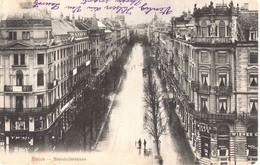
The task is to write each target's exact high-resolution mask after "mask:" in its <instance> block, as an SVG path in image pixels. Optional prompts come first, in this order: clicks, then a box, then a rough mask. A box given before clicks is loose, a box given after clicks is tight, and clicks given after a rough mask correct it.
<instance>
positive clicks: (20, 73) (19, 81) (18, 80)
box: [16, 70, 23, 86]
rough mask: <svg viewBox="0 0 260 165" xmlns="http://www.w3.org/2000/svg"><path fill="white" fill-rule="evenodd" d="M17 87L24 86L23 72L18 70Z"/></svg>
mask: <svg viewBox="0 0 260 165" xmlns="http://www.w3.org/2000/svg"><path fill="white" fill-rule="evenodd" d="M16 85H17V86H22V85H23V72H22V71H21V70H18V71H17V72H16Z"/></svg>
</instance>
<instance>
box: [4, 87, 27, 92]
mask: <svg viewBox="0 0 260 165" xmlns="http://www.w3.org/2000/svg"><path fill="white" fill-rule="evenodd" d="M4 92H14V93H16V92H18V93H20V92H21V93H26V92H32V85H23V86H13V85H5V86H4Z"/></svg>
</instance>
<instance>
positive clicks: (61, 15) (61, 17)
mask: <svg viewBox="0 0 260 165" xmlns="http://www.w3.org/2000/svg"><path fill="white" fill-rule="evenodd" d="M60 19H61V20H63V13H62V12H61V14H60Z"/></svg>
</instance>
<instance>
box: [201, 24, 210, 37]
mask: <svg viewBox="0 0 260 165" xmlns="http://www.w3.org/2000/svg"><path fill="white" fill-rule="evenodd" d="M201 33H202V37H207V34H208V27H207V23H206V22H205V21H203V22H202V24H201Z"/></svg>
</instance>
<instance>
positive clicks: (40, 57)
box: [37, 53, 44, 65]
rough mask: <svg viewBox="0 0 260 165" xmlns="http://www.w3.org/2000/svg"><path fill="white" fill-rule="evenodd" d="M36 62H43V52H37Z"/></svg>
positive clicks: (40, 63) (39, 63)
mask: <svg viewBox="0 0 260 165" xmlns="http://www.w3.org/2000/svg"><path fill="white" fill-rule="evenodd" d="M37 63H38V65H42V64H44V54H42V53H41V54H37Z"/></svg>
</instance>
